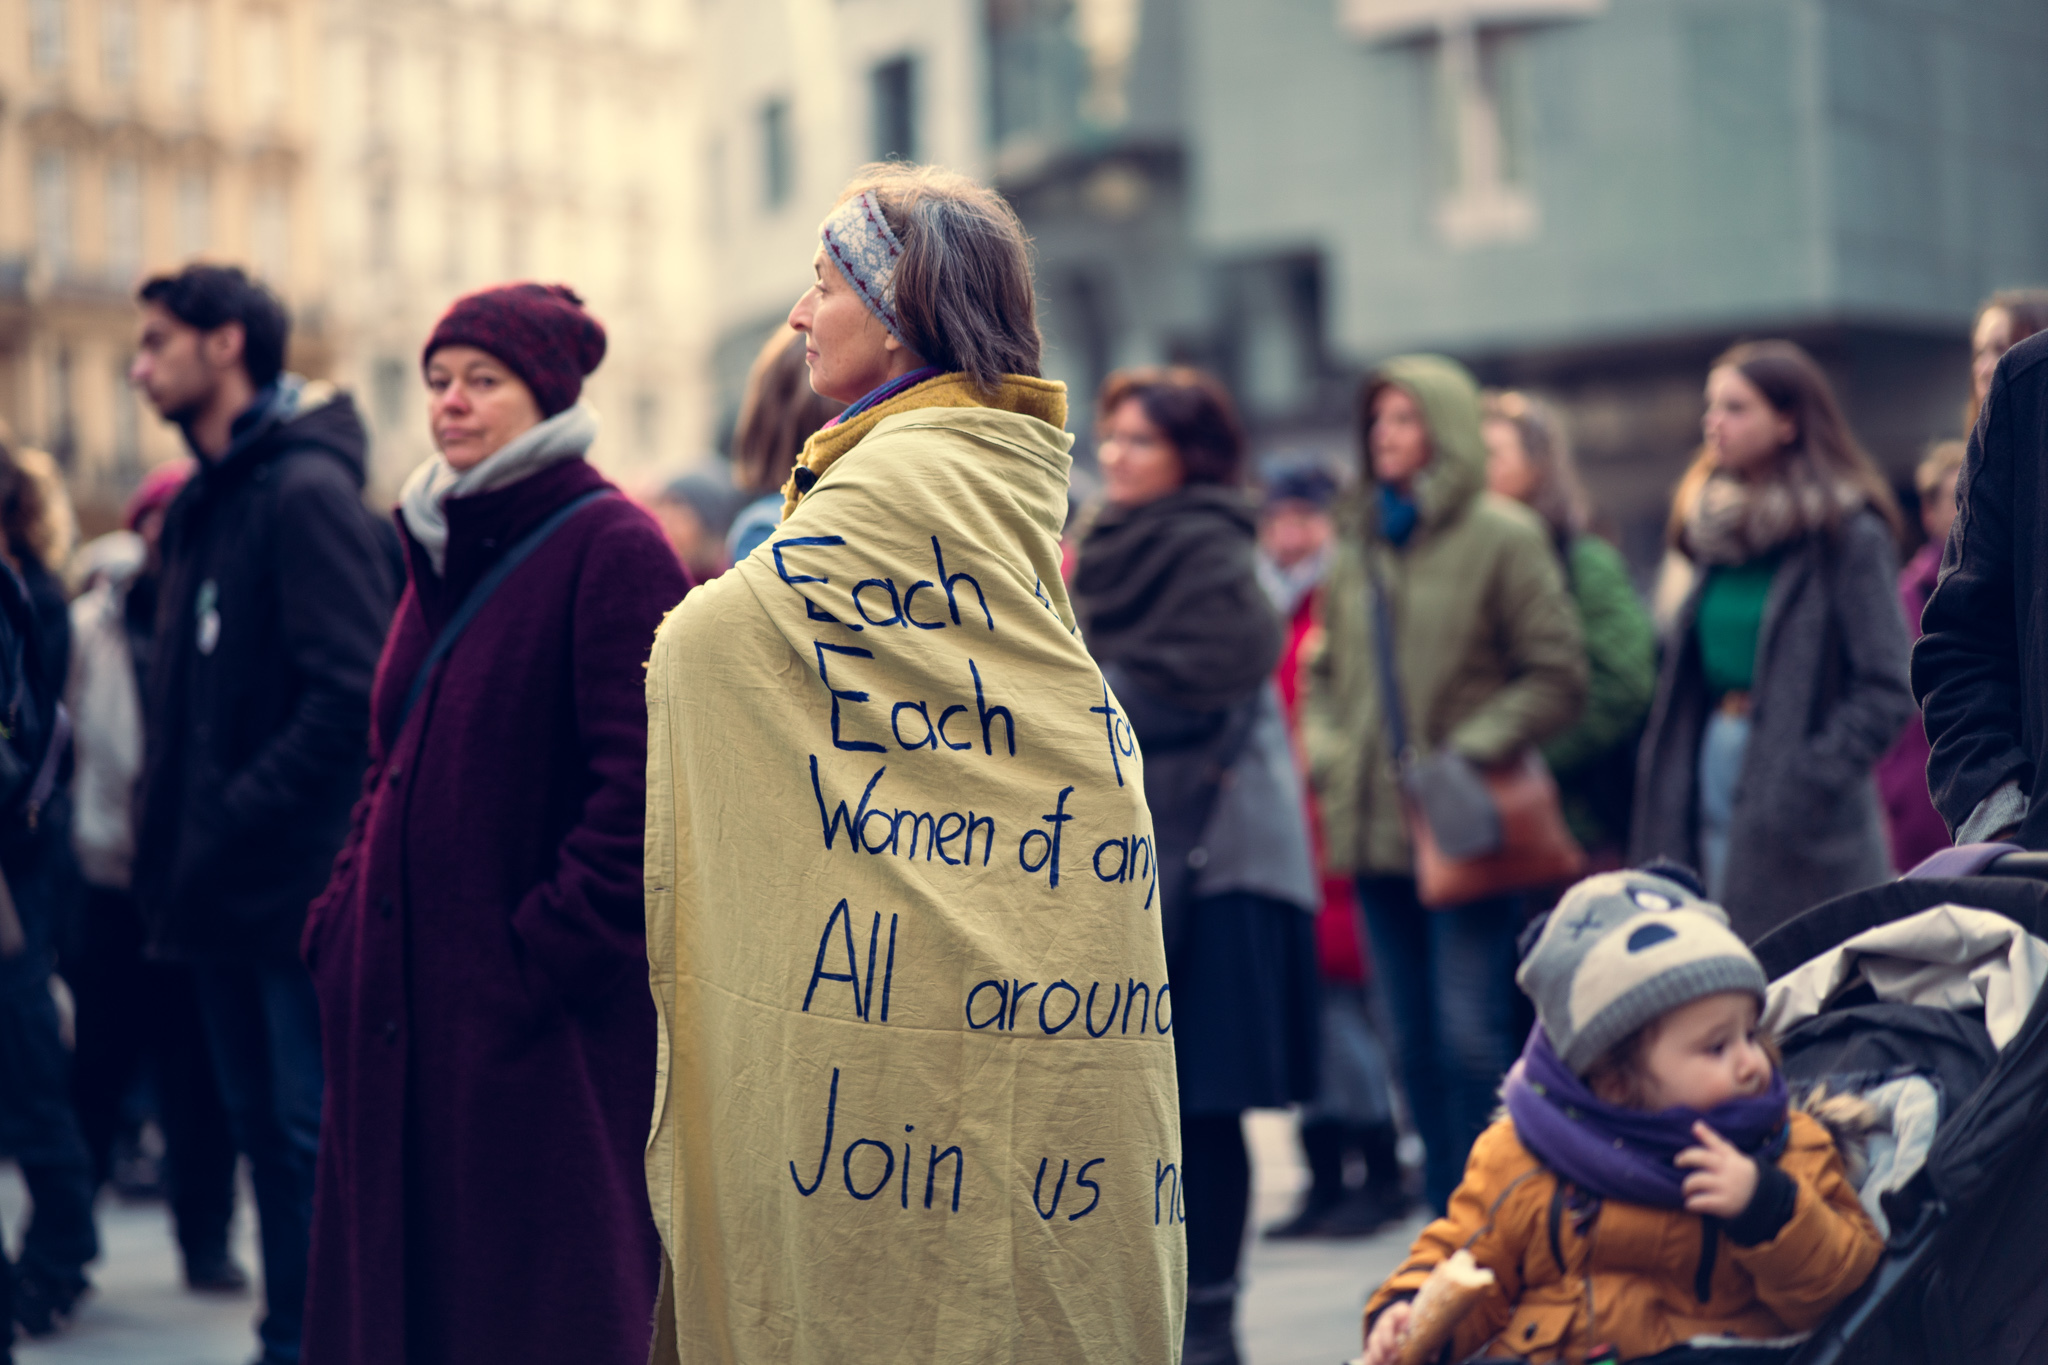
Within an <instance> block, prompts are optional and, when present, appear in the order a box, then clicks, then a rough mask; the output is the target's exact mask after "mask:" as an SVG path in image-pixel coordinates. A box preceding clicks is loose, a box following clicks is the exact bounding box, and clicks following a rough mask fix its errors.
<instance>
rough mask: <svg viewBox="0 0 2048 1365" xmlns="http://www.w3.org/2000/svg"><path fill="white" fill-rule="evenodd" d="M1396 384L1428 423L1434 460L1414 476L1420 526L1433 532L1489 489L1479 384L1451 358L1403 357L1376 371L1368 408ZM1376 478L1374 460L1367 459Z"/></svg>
mask: <svg viewBox="0 0 2048 1365" xmlns="http://www.w3.org/2000/svg"><path fill="white" fill-rule="evenodd" d="M1389 384H1392V385H1396V386H1398V387H1400V388H1403V389H1405V390H1407V391H1408V392H1409V393H1410V394H1413V395H1414V397H1415V401H1416V402H1418V403H1420V404H1421V405H1422V419H1423V421H1424V422H1425V423H1427V424H1428V426H1429V444H1430V451H1431V454H1430V461H1429V464H1428V465H1427V466H1426V467H1425V468H1424V469H1423V471H1422V472H1421V473H1420V474H1418V475H1416V476H1415V501H1416V505H1417V506H1418V507H1419V508H1420V509H1421V513H1422V516H1421V522H1420V525H1421V528H1422V529H1423V530H1425V531H1429V530H1435V529H1436V528H1438V527H1440V526H1442V525H1444V524H1445V523H1446V522H1448V521H1451V520H1452V519H1454V518H1455V517H1456V516H1457V515H1458V514H1459V513H1461V512H1463V511H1464V510H1465V509H1466V507H1468V506H1470V505H1471V502H1472V500H1473V499H1474V498H1476V497H1478V496H1479V494H1480V492H1481V491H1482V490H1483V489H1484V488H1485V487H1486V441H1485V438H1484V437H1482V436H1481V435H1480V430H1479V384H1478V381H1476V380H1475V379H1473V378H1472V375H1471V372H1470V371H1468V370H1467V369H1466V368H1465V367H1464V366H1463V365H1460V364H1459V363H1458V362H1457V361H1455V360H1452V359H1451V358H1449V357H1448V356H1440V355H1403V356H1395V357H1394V358H1393V359H1392V360H1389V361H1388V362H1386V364H1384V365H1382V366H1380V367H1379V369H1377V370H1375V371H1374V372H1373V375H1372V378H1371V379H1370V380H1368V381H1367V384H1366V396H1365V402H1366V411H1368V412H1370V411H1371V404H1372V400H1373V397H1374V395H1375V394H1377V393H1378V392H1379V390H1380V389H1382V388H1384V387H1386V386H1387V385H1389ZM1366 477H1367V480H1368V482H1371V481H1372V461H1371V457H1370V456H1369V455H1368V456H1367V457H1366Z"/></svg>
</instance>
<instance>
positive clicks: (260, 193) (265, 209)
mask: <svg viewBox="0 0 2048 1365" xmlns="http://www.w3.org/2000/svg"><path fill="white" fill-rule="evenodd" d="M249 247H250V253H249V254H250V255H251V256H252V257H253V258H254V260H255V262H256V273H257V274H258V275H259V276H261V277H262V278H263V279H265V280H268V281H269V282H270V283H271V284H272V285H273V286H275V287H277V288H280V289H282V288H283V287H284V286H285V284H286V282H287V281H288V280H289V279H290V278H291V266H292V219H291V201H290V200H289V199H287V198H286V197H285V192H284V187H283V186H282V185H264V186H262V187H261V188H259V189H258V190H257V191H256V194H255V197H254V199H253V200H252V201H251V202H250V206H249Z"/></svg>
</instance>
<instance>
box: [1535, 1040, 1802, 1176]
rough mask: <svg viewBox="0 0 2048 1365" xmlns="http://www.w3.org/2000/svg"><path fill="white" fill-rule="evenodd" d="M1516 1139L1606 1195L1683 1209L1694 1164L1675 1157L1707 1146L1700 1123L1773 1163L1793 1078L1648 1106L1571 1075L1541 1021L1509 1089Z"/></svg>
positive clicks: (1778, 1075) (1778, 1077) (1562, 1173)
mask: <svg viewBox="0 0 2048 1365" xmlns="http://www.w3.org/2000/svg"><path fill="white" fill-rule="evenodd" d="M1501 1095H1502V1098H1504V1099H1505V1100H1506V1101H1507V1106H1508V1117H1510V1118H1511V1119H1513V1120H1514V1124H1515V1136H1516V1137H1518V1138H1520V1139H1521V1140H1522V1145H1523V1146H1524V1147H1527V1148H1528V1149H1529V1151H1530V1152H1531V1153H1532V1154H1534V1156H1535V1157H1536V1159H1537V1160H1538V1161H1541V1162H1542V1163H1543V1164H1544V1165H1545V1166H1548V1167H1549V1168H1550V1169H1551V1170H1553V1171H1555V1172H1557V1174H1558V1175H1560V1176H1562V1177H1563V1178H1564V1179H1566V1180H1569V1181H1571V1182H1572V1183H1573V1184H1574V1185H1577V1186H1578V1187H1579V1188H1581V1189H1583V1190H1586V1191H1587V1192H1589V1193H1591V1194H1596V1195H1599V1196H1600V1197H1601V1198H1603V1199H1619V1200H1622V1201H1624V1202H1626V1203H1630V1204H1647V1205H1649V1206H1650V1207H1651V1208H1659V1209H1682V1208H1684V1207H1685V1195H1684V1193H1683V1192H1682V1187H1683V1185H1684V1183H1685V1177H1686V1176H1687V1175H1688V1174H1689V1172H1687V1171H1683V1170H1680V1169H1679V1168H1678V1167H1676V1166H1674V1165H1672V1164H1671V1161H1672V1158H1674V1157H1676V1156H1677V1155H1678V1154H1679V1153H1680V1152H1682V1151H1684V1150H1685V1149H1686V1148H1688V1147H1697V1146H1699V1139H1698V1138H1696V1137H1694V1136H1693V1132H1692V1126H1693V1124H1694V1123H1696V1122H1698V1121H1700V1120H1701V1119H1704V1120H1706V1123H1707V1126H1708V1127H1710V1128H1712V1129H1713V1130H1714V1131H1715V1132H1717V1133H1719V1134H1720V1135H1721V1136H1722V1137H1724V1138H1726V1139H1728V1141H1729V1142H1731V1143H1733V1144H1734V1145H1735V1146H1736V1148H1738V1149H1739V1150H1740V1151H1742V1152H1743V1153H1745V1154H1746V1155H1749V1156H1752V1157H1756V1158H1758V1159H1759V1160H1774V1159H1775V1158H1776V1157H1777V1155H1778V1153H1779V1152H1780V1151H1782V1150H1783V1149H1784V1145H1785V1128H1786V1125H1785V1109H1786V1093H1785V1077H1784V1075H1783V1073H1782V1072H1777V1071H1774V1072H1772V1073H1771V1088H1770V1089H1769V1090H1766V1091H1765V1092H1764V1093H1763V1094H1761V1095H1753V1096H1746V1097H1743V1098H1739V1099H1732V1100H1728V1101H1726V1102H1725V1103H1722V1104H1717V1105H1715V1106H1714V1107H1713V1108H1712V1109H1709V1110H1706V1111H1705V1112H1701V1111H1700V1110H1697V1109H1666V1110H1664V1111H1663V1112H1662V1113H1656V1114H1652V1113H1647V1112H1645V1111H1643V1110H1640V1109H1624V1108H1621V1107H1620V1106H1618V1105H1612V1104H1608V1103H1607V1102H1606V1101H1604V1100H1602V1099H1600V1098H1599V1097H1598V1096H1596V1095H1594V1093H1593V1092H1592V1090H1590V1089H1589V1088H1587V1085H1586V1083H1585V1082H1584V1081H1582V1080H1580V1079H1579V1078H1578V1077H1577V1076H1576V1075H1574V1074H1572V1071H1571V1068H1569V1067H1567V1066H1566V1065H1565V1064H1564V1062H1563V1061H1562V1060H1560V1059H1559V1057H1558V1055H1557V1053H1556V1051H1555V1050H1554V1049H1552V1047H1551V1046H1550V1038H1549V1036H1548V1035H1546V1034H1545V1033H1544V1032H1543V1025H1541V1024H1538V1025H1537V1026H1536V1027H1535V1028H1533V1029H1531V1030H1530V1031H1529V1041H1528V1043H1527V1045H1526V1046H1524V1047H1523V1048H1522V1057H1521V1060H1520V1061H1518V1062H1516V1063H1515V1065H1514V1067H1513V1068H1512V1069H1511V1070H1510V1071H1509V1072H1508V1079H1507V1084H1506V1085H1504V1086H1502V1087H1501Z"/></svg>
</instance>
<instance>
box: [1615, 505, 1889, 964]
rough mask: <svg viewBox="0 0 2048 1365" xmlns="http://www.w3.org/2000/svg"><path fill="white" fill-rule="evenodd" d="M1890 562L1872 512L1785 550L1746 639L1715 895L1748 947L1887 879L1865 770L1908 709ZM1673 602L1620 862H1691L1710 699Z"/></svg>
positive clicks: (1694, 599) (1878, 813)
mask: <svg viewBox="0 0 2048 1365" xmlns="http://www.w3.org/2000/svg"><path fill="white" fill-rule="evenodd" d="M1897 573H1898V552H1897V548H1896V546H1895V544H1894V542H1893V540H1892V537H1891V533H1890V531H1889V530H1888V529H1887V528H1886V526H1885V524H1884V522H1883V520H1882V519H1880V518H1879V517H1878V515H1877V514H1876V513H1875V512H1871V511H1868V510H1865V511H1861V512H1858V513H1856V514H1855V515H1854V516H1853V517H1851V518H1850V519H1849V520H1848V521H1847V522H1845V523H1844V524H1843V526H1842V529H1841V532H1840V533H1839V535H1837V536H1836V537H1834V538H1833V539H1832V540H1831V539H1829V538H1828V537H1825V536H1811V537H1808V538H1807V539H1805V540H1803V541H1800V542H1798V543H1796V544H1794V545H1793V546H1792V547H1791V548H1790V549H1789V550H1788V551H1787V552H1786V554H1785V557H1784V559H1783V560H1782V561H1781V562H1780V563H1779V565H1778V571H1777V573H1776V574H1775V575H1774V576H1773V577H1772V579H1771V591H1770V595H1769V597H1768V598H1767V599H1766V601H1765V605H1764V620H1763V629H1762V630H1761V631H1760V632H1759V633H1758V635H1757V653H1756V681H1755V684H1754V686H1753V688H1752V690H1751V696H1752V702H1753V710H1752V712H1751V723H1752V726H1753V728H1752V730H1751V732H1750V738H1749V748H1748V751H1747V753H1746V755H1745V756H1744V758H1743V764H1742V776H1741V778H1740V779H1739V781H1738V782H1737V785H1736V793H1735V814H1734V821H1733V827H1732V829H1731V831H1730V837H1729V856H1728V872H1727V886H1726V896H1725V899H1726V901H1727V910H1728V916H1729V919H1730V921H1731V922H1732V924H1733V925H1734V928H1735V931H1736V932H1737V933H1739V934H1741V935H1742V937H1743V938H1744V939H1746V940H1748V941H1749V942H1752V943H1753V942H1755V941H1756V940H1757V939H1758V938H1761V937H1762V936H1763V935H1764V934H1766V933H1768V932H1770V931H1771V930H1772V929H1775V928H1777V927H1778V926H1779V925H1780V924H1783V923H1784V922H1785V921H1786V920H1789V919H1791V918H1792V917H1793V916H1794V915H1797V914H1798V913H1799V912H1801V911H1803V910H1806V909H1808V908H1810V907H1812V906H1814V905H1818V904H1819V903H1820V902H1821V901H1824V900H1826V899H1828V898H1829V897H1832V896H1837V895H1840V894H1841V893H1843V892H1845V891H1853V890H1855V889H1857V888H1858V887H1863V886H1870V885H1873V884H1875V883H1878V882H1882V881H1885V880H1888V879H1889V877H1890V876H1891V863H1890V859H1889V857H1888V854H1887V851H1886V847H1885V834H1884V817H1883V812H1882V807H1881V806H1880V805H1879V802H1878V795H1877V786H1876V783H1875V782H1874V781H1873V779H1872V777H1871V769H1872V767H1873V766H1874V765H1875V764H1876V762H1877V759H1878V757H1879V756H1880V755H1881V754H1883V753H1884V751H1885V750H1886V749H1887V748H1889V747H1890V746H1891V743H1892V740H1893V739H1894V738H1896V737H1897V735H1898V733H1899V731H1900V730H1901V729H1903V728H1904V726H1905V724H1906V722H1907V721H1908V720H1909V719H1911V717H1912V715H1913V696H1912V693H1911V691H1910V690H1909V689H1908V687H1907V682H1906V664H1907V658H1908V654H1909V651H1910V649H1911V646H1912V642H1911V640H1910V638H1909V637H1908V636H1907V634H1906V623H1905V619H1904V617H1903V616H1901V615H1900V613H1899V599H1898V593H1897V590H1896V588H1895V587H1894V580H1895V578H1896V576H1897ZM1704 583H1705V578H1704V575H1702V577H1701V581H1700V582H1699V583H1696V584H1694V586H1693V590H1692V592H1691V594H1690V595H1688V597H1687V598H1686V601H1685V606H1684V607H1683V608H1682V609H1681V611H1680V613H1679V616H1678V620H1677V623H1676V630H1675V632H1674V634H1673V637H1672V639H1671V641H1670V643H1669V646H1668V647H1667V649H1666V652H1665V656H1664V664H1663V668H1662V669H1661V670H1660V672H1659V675H1658V679H1657V700H1656V703H1655V704H1654V706H1653V707H1652V709H1651V711H1650V721H1649V728H1648V729H1647V731H1646V732H1645V733H1644V735H1643V747H1642V749H1641V751H1640V753H1639V755H1638V758H1637V766H1636V800H1635V820H1634V828H1633V829H1632V831H1631V835H1630V856H1631V858H1632V859H1633V860H1634V861H1637V862H1640V861H1643V860H1645V859H1648V858H1654V857H1660V856H1661V857H1668V858H1676V859H1678V860H1679V861H1680V862H1684V863H1688V864H1690V865H1692V866H1695V867H1697V866H1698V865H1699V861H1700V859H1699V850H1698V845H1697V840H1696V838H1695V831H1696V817H1695V811H1696V806H1697V794H1698V781H1697V777H1696V772H1697V767H1698V760H1699V745H1700V735H1701V733H1702V731H1703V730H1704V729H1705V727H1706V720H1707V715H1708V712H1709V710H1710V708H1711V707H1712V705H1713V700H1714V699H1713V698H1712V697H1711V696H1709V695H1708V693H1707V686H1706V679H1705V676H1704V674H1703V672H1702V670H1701V666H1700V649H1699V637H1698V634H1697V632H1695V631H1694V629H1693V620H1694V615H1695V613H1696V612H1697V611H1698V609H1699V596H1700V590H1701V588H1702V587H1703V586H1704Z"/></svg>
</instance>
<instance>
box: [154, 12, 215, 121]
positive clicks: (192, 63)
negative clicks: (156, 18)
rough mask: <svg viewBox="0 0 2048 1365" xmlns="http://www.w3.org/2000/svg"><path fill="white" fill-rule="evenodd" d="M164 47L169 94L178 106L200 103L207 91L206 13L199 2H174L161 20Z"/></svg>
mask: <svg viewBox="0 0 2048 1365" xmlns="http://www.w3.org/2000/svg"><path fill="white" fill-rule="evenodd" d="M164 40H165V41H164V46H165V48H166V49H167V51H166V54H165V55H166V56H167V58H168V65H169V67H170V73H171V93H172V95H174V96H175V97H176V98H177V99H178V101H179V102H180V103H183V104H187V105H192V104H197V103H199V99H200V96H201V95H203V94H204V93H205V90H206V12H205V11H204V10H203V9H202V8H201V7H200V0H177V3H175V4H173V5H172V6H171V7H170V10H169V12H168V13H167V14H166V15H165V16H164Z"/></svg>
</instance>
